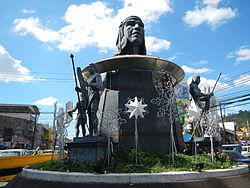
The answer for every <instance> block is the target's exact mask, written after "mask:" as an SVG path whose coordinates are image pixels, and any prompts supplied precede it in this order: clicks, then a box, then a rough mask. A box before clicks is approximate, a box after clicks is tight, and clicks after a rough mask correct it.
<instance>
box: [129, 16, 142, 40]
mask: <svg viewBox="0 0 250 188" xmlns="http://www.w3.org/2000/svg"><path fill="white" fill-rule="evenodd" d="M124 35H125V37H126V38H127V39H128V41H129V42H130V43H132V44H137V45H140V44H141V43H142V41H143V39H144V24H143V23H142V22H141V20H138V19H136V18H131V19H130V20H128V21H127V22H126V23H125V26H124Z"/></svg>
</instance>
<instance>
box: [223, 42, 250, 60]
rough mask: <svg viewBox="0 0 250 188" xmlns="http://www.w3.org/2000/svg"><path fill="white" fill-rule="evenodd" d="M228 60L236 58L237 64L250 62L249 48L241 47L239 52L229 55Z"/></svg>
mask: <svg viewBox="0 0 250 188" xmlns="http://www.w3.org/2000/svg"><path fill="white" fill-rule="evenodd" d="M227 58H234V59H235V61H236V64H238V63H239V62H240V61H249V60H250V49H249V48H248V47H247V46H241V47H240V48H239V49H238V50H237V51H235V52H230V53H229V54H228V55H227Z"/></svg>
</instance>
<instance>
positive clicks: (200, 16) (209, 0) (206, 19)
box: [183, 0, 236, 28]
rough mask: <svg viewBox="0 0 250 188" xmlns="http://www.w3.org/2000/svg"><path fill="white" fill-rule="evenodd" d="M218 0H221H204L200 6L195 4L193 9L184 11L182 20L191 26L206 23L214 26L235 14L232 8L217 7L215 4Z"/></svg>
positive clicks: (219, 0)
mask: <svg viewBox="0 0 250 188" xmlns="http://www.w3.org/2000/svg"><path fill="white" fill-rule="evenodd" d="M220 2H221V0H204V1H203V5H204V6H203V7H202V8H199V7H197V6H196V7H195V9H194V10H189V11H186V15H185V16H184V17H183V21H184V22H185V23H186V24H188V25H190V26H191V27H195V26H198V25H200V24H203V23H207V24H209V25H210V26H211V27H212V28H216V27H217V26H220V25H222V24H224V23H225V22H226V21H228V20H230V19H232V18H233V17H235V16H236V10H233V9H232V8H218V7H217V6H218V4H219V3H220Z"/></svg>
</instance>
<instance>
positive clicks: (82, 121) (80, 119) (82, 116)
mask: <svg viewBox="0 0 250 188" xmlns="http://www.w3.org/2000/svg"><path fill="white" fill-rule="evenodd" d="M80 100H81V101H80V104H79V102H77V103H76V106H75V107H74V108H73V109H72V110H70V111H68V113H69V115H70V116H71V117H72V113H73V112H75V111H76V110H78V112H77V117H76V125H75V129H76V138H78V137H79V133H80V131H79V128H80V126H81V128H82V136H85V135H86V130H85V125H86V123H87V116H86V104H87V103H86V100H85V99H84V98H83V96H82V94H81V95H80ZM84 109H85V110H84ZM81 110H82V111H81ZM81 112H82V113H81Z"/></svg>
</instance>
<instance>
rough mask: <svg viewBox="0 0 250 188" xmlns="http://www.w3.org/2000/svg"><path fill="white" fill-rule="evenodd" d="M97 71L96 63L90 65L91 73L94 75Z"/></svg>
mask: <svg viewBox="0 0 250 188" xmlns="http://www.w3.org/2000/svg"><path fill="white" fill-rule="evenodd" d="M95 73H96V68H95V66H94V65H91V64H90V65H89V74H91V75H93V74H95Z"/></svg>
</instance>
